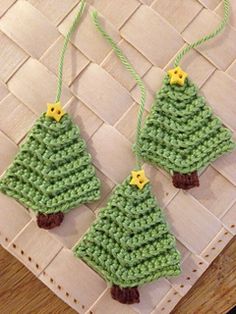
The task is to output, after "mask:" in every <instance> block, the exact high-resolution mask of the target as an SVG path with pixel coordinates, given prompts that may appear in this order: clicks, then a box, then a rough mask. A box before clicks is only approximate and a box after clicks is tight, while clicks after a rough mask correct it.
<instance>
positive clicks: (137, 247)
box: [74, 175, 180, 303]
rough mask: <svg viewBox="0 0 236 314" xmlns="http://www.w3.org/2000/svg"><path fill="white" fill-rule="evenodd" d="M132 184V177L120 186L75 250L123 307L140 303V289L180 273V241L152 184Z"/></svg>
mask: <svg viewBox="0 0 236 314" xmlns="http://www.w3.org/2000/svg"><path fill="white" fill-rule="evenodd" d="M138 176H139V175H138ZM131 184H132V180H131V176H129V177H128V178H127V179H126V180H125V181H124V182H123V183H122V184H121V185H119V186H117V188H116V189H115V191H114V193H113V195H112V196H111V198H110V200H109V201H108V204H107V206H106V207H105V208H103V209H101V210H100V212H99V214H98V217H97V220H96V221H95V223H94V224H93V225H92V226H91V227H90V229H89V231H88V232H87V234H85V236H84V238H83V239H82V241H81V242H80V243H79V244H78V245H77V246H76V247H75V249H74V253H75V255H76V256H77V257H80V258H81V259H82V260H84V261H85V262H86V263H87V264H88V265H90V266H91V267H92V268H93V269H94V270H95V271H97V272H98V273H99V274H100V275H101V276H102V277H104V278H105V280H106V281H108V282H109V283H110V284H111V285H112V288H111V294H112V297H113V298H114V299H116V300H119V301H120V302H122V303H134V302H139V294H138V290H137V286H139V285H142V284H144V283H147V282H151V281H153V280H154V279H157V278H160V277H166V276H176V275H178V274H179V273H180V254H179V252H178V251H177V250H176V248H175V238H174V236H173V235H171V234H170V232H169V229H168V226H167V224H166V222H165V219H164V217H163V215H162V212H161V209H160V207H159V206H158V204H157V202H156V199H155V197H154V196H153V195H152V193H151V188H150V183H146V184H145V186H144V187H143V188H141V187H140V188H141V189H139V188H138V187H137V186H136V185H131Z"/></svg>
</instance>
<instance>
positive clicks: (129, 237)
mask: <svg viewBox="0 0 236 314" xmlns="http://www.w3.org/2000/svg"><path fill="white" fill-rule="evenodd" d="M93 21H94V23H95V25H96V27H97V29H98V30H99V31H100V32H101V34H102V35H103V36H104V37H105V38H106V40H107V41H108V43H109V44H110V45H111V46H112V48H113V50H114V52H115V53H116V55H117V56H118V57H119V59H120V60H121V62H122V64H123V65H124V66H125V68H126V69H127V70H128V71H129V72H130V73H131V74H132V76H133V78H134V79H135V81H136V82H137V84H138V86H139V88H140V92H141V101H140V103H141V104H140V108H139V113H138V123H137V132H136V146H137V147H139V145H138V143H139V138H140V130H141V123H142V116H143V111H144V106H145V100H146V90H145V87H144V84H143V81H142V79H141V78H140V76H139V75H138V74H137V72H136V71H135V69H134V68H133V66H132V65H131V64H130V63H129V60H128V59H127V58H126V56H125V55H124V54H123V52H122V51H121V49H120V48H119V47H118V46H117V45H116V43H115V42H114V40H113V39H112V38H111V37H110V36H109V35H108V34H107V33H106V32H105V30H104V29H103V28H102V27H101V25H100V23H99V20H98V16H97V13H96V12H94V13H93ZM135 157H136V168H135V170H133V171H131V175H130V176H128V178H127V179H126V180H125V181H124V182H123V183H122V184H120V185H118V186H117V187H116V189H115V191H114V192H113V194H112V196H111V198H110V199H109V201H108V204H107V206H106V207H105V208H103V209H101V210H100V212H99V214H98V217H97V219H96V221H95V222H94V223H93V225H92V226H91V227H90V229H89V231H88V232H87V233H86V234H85V236H84V237H83V239H82V240H81V241H80V242H79V243H78V245H76V247H75V248H74V253H75V255H76V256H77V257H79V258H81V259H82V260H83V261H84V262H86V263H87V264H88V265H89V266H91V267H92V268H93V269H94V270H95V271H97V272H98V273H99V274H100V275H101V276H102V277H103V278H104V279H105V280H106V281H107V282H109V283H110V284H111V285H112V287H111V295H112V297H113V298H114V299H115V300H117V301H119V302H121V303H125V304H131V303H138V302H139V292H138V286H140V285H142V284H144V283H148V282H151V281H153V280H155V279H157V278H160V277H165V276H176V275H178V274H179V273H180V254H179V252H178V251H177V250H176V247H175V238H174V237H173V235H171V234H170V232H169V229H168V226H167V224H166V222H165V219H164V217H163V215H162V212H161V209H160V207H159V206H158V204H157V201H156V199H155V197H154V196H153V195H152V192H151V186H150V182H149V179H148V178H147V177H146V175H145V172H144V170H143V169H142V164H141V160H140V158H139V154H137V153H136V154H135Z"/></svg>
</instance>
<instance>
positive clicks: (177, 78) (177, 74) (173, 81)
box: [168, 66, 188, 86]
mask: <svg viewBox="0 0 236 314" xmlns="http://www.w3.org/2000/svg"><path fill="white" fill-rule="evenodd" d="M168 75H169V77H170V85H180V86H183V85H184V83H185V80H186V78H187V77H188V74H187V73H186V72H184V71H183V70H182V69H181V68H180V67H179V66H177V67H176V68H174V69H171V70H169V71H168Z"/></svg>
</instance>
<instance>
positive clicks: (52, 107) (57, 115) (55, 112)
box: [46, 102, 65, 122]
mask: <svg viewBox="0 0 236 314" xmlns="http://www.w3.org/2000/svg"><path fill="white" fill-rule="evenodd" d="M47 106H48V110H47V112H46V116H47V117H51V118H53V119H55V120H56V121H57V122H59V121H60V120H61V118H62V117H63V116H64V114H65V111H64V110H63V109H62V106H61V103H60V102H56V103H54V104H49V103H48V104H47Z"/></svg>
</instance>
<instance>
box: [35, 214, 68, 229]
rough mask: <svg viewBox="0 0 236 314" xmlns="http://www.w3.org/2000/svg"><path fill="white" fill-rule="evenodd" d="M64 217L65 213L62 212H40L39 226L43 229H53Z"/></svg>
mask: <svg viewBox="0 0 236 314" xmlns="http://www.w3.org/2000/svg"><path fill="white" fill-rule="evenodd" d="M63 219H64V214H63V213H62V212H58V213H53V214H43V213H38V216H37V224H38V226H39V228H43V229H47V230H49V229H53V228H55V227H58V226H60V224H61V223H62V221H63Z"/></svg>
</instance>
